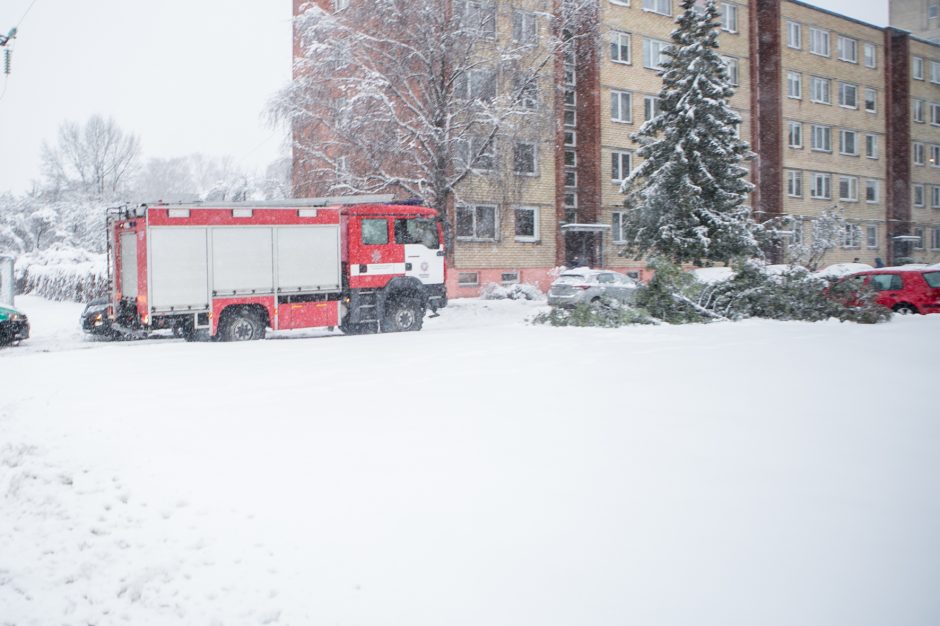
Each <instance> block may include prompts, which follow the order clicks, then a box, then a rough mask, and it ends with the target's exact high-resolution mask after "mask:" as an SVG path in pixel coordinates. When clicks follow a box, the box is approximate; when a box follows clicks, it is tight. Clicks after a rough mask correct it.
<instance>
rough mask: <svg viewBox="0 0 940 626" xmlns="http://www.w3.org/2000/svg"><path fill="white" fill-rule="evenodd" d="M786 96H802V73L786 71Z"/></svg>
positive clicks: (798, 97) (797, 97)
mask: <svg viewBox="0 0 940 626" xmlns="http://www.w3.org/2000/svg"><path fill="white" fill-rule="evenodd" d="M787 97H788V98H796V99H797V100H799V99H801V98H802V97H803V75H802V74H800V73H799V72H787Z"/></svg>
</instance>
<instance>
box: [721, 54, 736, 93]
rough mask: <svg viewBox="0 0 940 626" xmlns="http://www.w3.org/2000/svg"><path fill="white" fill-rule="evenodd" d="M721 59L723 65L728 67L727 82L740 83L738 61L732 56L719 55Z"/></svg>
mask: <svg viewBox="0 0 940 626" xmlns="http://www.w3.org/2000/svg"><path fill="white" fill-rule="evenodd" d="M721 60H722V61H724V62H725V67H727V68H728V82H730V83H731V84H732V85H735V86H737V85H739V84H741V83H740V73H741V71H740V63H739V62H738V60H737V59H736V58H734V57H721Z"/></svg>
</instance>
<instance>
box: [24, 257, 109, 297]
mask: <svg viewBox="0 0 940 626" xmlns="http://www.w3.org/2000/svg"><path fill="white" fill-rule="evenodd" d="M16 281H17V283H18V286H19V287H20V289H21V291H23V292H24V293H32V294H35V295H39V296H44V297H46V298H50V299H52V300H71V301H73V302H89V301H91V300H93V299H94V298H96V297H98V296H100V295H102V294H103V293H104V292H105V291H106V289H107V283H108V269H107V261H106V258H105V255H104V254H95V253H91V252H88V251H86V250H83V249H80V248H74V247H71V246H57V247H54V248H50V249H47V250H42V251H39V252H31V253H29V254H24V255H22V256H20V257H19V258H18V259H17V260H16Z"/></svg>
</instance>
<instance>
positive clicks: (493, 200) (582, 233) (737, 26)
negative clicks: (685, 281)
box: [295, 0, 940, 297]
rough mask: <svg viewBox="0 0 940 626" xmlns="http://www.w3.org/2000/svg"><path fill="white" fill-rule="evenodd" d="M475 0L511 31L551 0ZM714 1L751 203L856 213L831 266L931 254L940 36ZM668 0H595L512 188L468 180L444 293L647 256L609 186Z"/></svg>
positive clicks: (651, 95) (647, 106)
mask: <svg viewBox="0 0 940 626" xmlns="http://www.w3.org/2000/svg"><path fill="white" fill-rule="evenodd" d="M323 1H326V0H323ZM340 1H341V2H357V1H366V0H340ZM535 1H536V3H537V4H538V2H537V0H535ZM465 4H466V3H461V5H462V6H463V5H465ZM471 4H474V5H480V6H483V5H490V6H494V8H493V9H492V10H494V11H495V14H496V15H497V16H498V17H497V19H496V21H495V30H496V33H495V35H494V36H495V37H513V36H515V34H514V32H515V31H516V30H518V28H519V25H518V24H515V21H517V18H515V17H514V15H515V13H516V12H517V11H518V10H520V9H533V8H534V9H535V11H534V12H533V13H532V14H533V15H535V16H538V15H540V13H539V11H538V9H539V6H541V7H543V8H544V6H547V5H549V4H550V3H547V2H545V3H541V4H539V6H534V5H532V6H530V5H531V2H528V3H527V2H522V1H521V0H515V1H509V0H500V1H497V2H495V5H493V4H491V3H488V2H486V0H479V1H475V2H471ZM719 6H720V9H721V15H722V19H721V22H722V23H721V31H722V32H721V34H720V46H721V51H722V53H723V55H724V56H725V58H726V60H727V62H728V64H729V69H730V72H731V75H732V77H733V79H734V80H735V82H736V83H737V93H736V94H735V96H734V97H733V98H732V101H731V105H732V107H733V108H735V109H736V110H737V112H738V113H739V114H740V116H741V118H742V124H741V128H740V132H741V133H742V136H743V137H745V138H747V139H748V140H749V141H750V142H751V145H752V149H753V151H754V152H755V154H756V158H755V160H754V161H753V162H752V163H751V170H752V172H751V180H752V182H753V183H754V184H755V190H754V192H753V194H752V197H751V198H750V201H751V204H752V206H753V207H754V209H755V215H756V217H757V218H758V219H760V220H766V219H771V218H774V217H776V216H784V215H786V216H791V217H792V218H794V219H793V221H792V224H793V228H792V234H791V235H790V238H791V243H800V242H809V241H810V239H811V238H812V223H813V220H814V218H816V217H818V216H819V215H820V214H821V213H822V212H823V211H824V210H826V209H828V208H830V207H839V208H840V209H841V210H842V211H843V214H844V216H845V218H846V219H847V220H848V226H847V228H846V230H845V233H844V237H843V239H842V241H841V244H842V245H841V246H840V247H839V248H838V249H836V250H833V251H831V252H830V253H829V254H828V255H827V257H826V262H827V263H832V262H842V261H854V260H859V261H861V262H864V263H869V264H871V265H876V264H879V263H883V264H889V265H890V264H891V263H892V262H894V261H895V260H896V259H899V258H912V259H914V260H916V261H924V262H930V263H936V262H940V45H936V44H933V43H931V42H929V41H927V40H925V39H921V38H918V37H915V36H912V35H911V34H910V33H908V32H905V31H902V30H899V29H897V28H891V27H888V28H881V27H877V26H874V25H870V24H866V23H864V22H860V21H858V20H855V19H852V18H848V17H845V16H841V15H838V14H835V13H832V12H829V11H826V10H823V9H820V8H817V7H814V6H812V5H809V4H805V3H803V2H799V1H796V0H749V1H737V0H728V1H727V2H721V3H720V5H719ZM678 10H679V6H678V2H677V0H599V1H598V3H597V13H596V15H595V17H594V18H593V19H594V20H596V21H595V22H594V23H592V24H590V25H589V27H588V28H585V32H583V33H579V36H578V37H576V38H575V39H574V40H573V41H572V44H571V45H570V46H568V47H566V49H565V50H564V51H563V52H562V53H560V54H559V55H558V58H557V60H556V62H555V65H554V68H552V72H551V73H550V74H549V75H547V76H545V77H544V80H545V81H546V83H545V85H544V87H543V88H540V96H539V98H540V101H539V106H544V107H548V108H549V109H550V110H551V111H552V112H553V115H554V117H555V124H554V127H551V126H543V127H542V129H543V130H542V135H541V136H539V137H533V138H531V139H530V141H531V143H532V146H533V147H532V151H533V156H532V162H533V166H532V167H531V168H526V171H525V172H521V173H519V172H517V174H520V176H517V177H516V179H520V178H521V182H520V183H518V184H514V185H512V186H511V187H512V189H513V190H514V191H513V193H512V194H507V193H506V190H505V188H500V187H499V186H497V187H495V188H494V187H493V186H492V185H489V184H487V183H485V182H484V181H482V180H477V181H474V180H472V179H471V180H468V181H467V182H466V183H465V189H464V192H462V193H461V194H460V196H461V198H462V199H463V200H462V204H461V205H460V206H457V207H454V208H453V213H451V216H452V219H455V220H456V222H457V223H456V224H455V233H456V236H455V237H454V250H453V257H452V259H453V264H452V267H451V272H450V276H449V285H448V288H449V291H450V293H451V295H452V296H453V297H459V296H471V295H476V294H477V293H479V290H480V288H481V287H482V286H484V285H485V284H487V283H490V282H496V283H503V284H509V283H514V282H529V283H534V284H537V285H538V286H540V287H541V288H543V289H544V288H547V286H548V284H549V282H550V280H551V272H552V269H553V268H556V267H558V266H562V265H567V266H572V265H581V264H586V265H592V266H604V267H611V268H615V269H618V270H619V271H624V272H627V273H631V274H635V275H640V276H642V275H643V272H644V263H643V262H642V261H638V260H636V259H633V258H631V257H629V256H622V255H621V252H622V248H623V232H622V214H623V206H622V202H623V196H622V195H621V194H620V192H619V188H620V183H621V182H622V180H623V178H624V177H626V176H627V174H628V173H629V172H630V171H631V170H632V169H633V168H634V167H636V165H637V158H638V157H637V155H636V147H637V146H636V145H635V144H634V143H633V141H632V140H631V139H630V136H631V134H632V133H634V132H636V131H637V130H638V129H639V128H640V126H641V125H642V124H643V122H644V121H645V120H647V119H649V117H650V116H651V115H653V114H654V113H655V112H656V106H657V95H658V92H659V88H660V84H661V83H660V79H659V78H658V76H657V67H658V64H659V62H660V54H661V51H662V49H663V47H664V46H665V45H667V44H668V43H669V41H670V33H671V31H672V30H673V29H674V20H675V16H676V12H677V11H678ZM532 19H534V20H535V21H536V22H538V21H539V20H540V19H544V18H539V17H533V18H532ZM549 27H550V26H549V24H548V23H547V20H544V22H542V23H540V24H538V23H537V24H536V25H535V26H534V27H533V28H534V30H535V32H543V33H544V32H547V30H546V29H548V28H549ZM295 182H297V181H295ZM478 222H479V223H482V224H486V229H485V232H478V231H477V230H474V227H473V225H474V224H476V223H478ZM467 224H470V225H471V226H470V227H468V226H467ZM778 252H779V254H780V256H781V257H782V255H783V252H784V251H778Z"/></svg>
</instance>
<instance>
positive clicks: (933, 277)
mask: <svg viewBox="0 0 940 626" xmlns="http://www.w3.org/2000/svg"><path fill="white" fill-rule="evenodd" d="M924 280H926V281H927V284H928V285H930V286H931V287H935V288H940V272H924Z"/></svg>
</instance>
